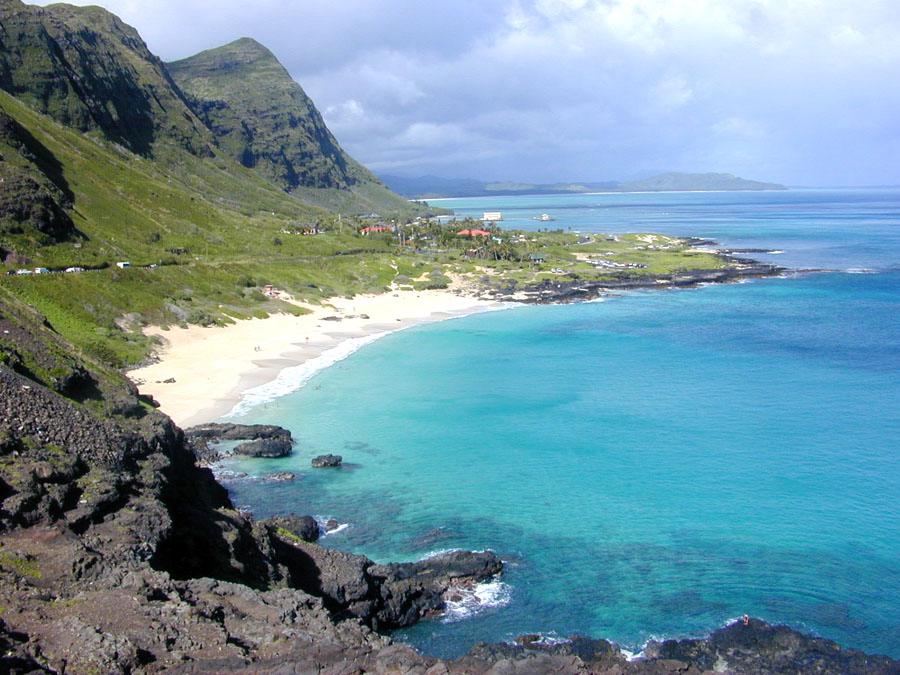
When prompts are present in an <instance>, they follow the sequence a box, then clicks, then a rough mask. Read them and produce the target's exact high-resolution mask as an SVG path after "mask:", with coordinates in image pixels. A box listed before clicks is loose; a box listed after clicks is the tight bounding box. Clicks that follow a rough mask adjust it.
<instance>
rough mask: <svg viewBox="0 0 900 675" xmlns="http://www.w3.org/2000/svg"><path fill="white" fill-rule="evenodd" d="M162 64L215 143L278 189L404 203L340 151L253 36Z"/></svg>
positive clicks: (336, 201) (319, 197)
mask: <svg viewBox="0 0 900 675" xmlns="http://www.w3.org/2000/svg"><path fill="white" fill-rule="evenodd" d="M168 68H169V72H171V74H172V76H173V77H174V79H175V81H176V82H177V83H178V85H179V87H181V89H182V91H184V92H185V93H186V95H187V96H188V97H189V100H190V102H191V105H192V107H193V108H194V110H195V111H196V112H197V114H198V115H199V116H200V117H201V118H202V119H203V121H204V122H205V123H206V125H207V126H208V127H209V128H210V129H211V130H212V131H213V133H214V134H215V136H216V139H217V142H218V145H219V147H221V148H222V149H223V150H224V151H225V152H227V153H228V155H229V156H230V157H232V158H233V159H235V160H236V161H238V162H240V163H241V164H242V165H243V166H245V167H247V168H250V169H253V170H254V171H255V172H257V173H258V174H259V175H261V176H263V177H264V178H266V179H267V180H270V181H272V182H274V183H276V184H277V185H279V186H281V187H282V188H283V189H284V190H286V191H289V192H293V193H295V194H297V195H298V196H300V197H302V198H303V199H306V200H308V201H313V202H316V203H320V204H323V205H326V206H330V207H333V208H337V209H340V208H341V207H342V206H346V205H347V203H349V202H348V200H347V199H346V195H347V193H348V192H349V193H351V194H353V195H354V196H355V197H356V199H357V200H359V201H361V202H363V203H365V204H366V205H368V206H371V207H373V208H374V209H376V210H377V209H379V208H388V209H393V210H396V209H397V208H408V205H406V204H404V203H401V201H399V200H398V199H397V197H396V196H395V195H393V194H392V193H391V192H390V191H389V190H387V189H386V188H385V187H384V186H383V185H382V184H381V182H380V181H379V180H378V179H377V178H376V177H375V176H374V175H373V174H372V173H371V172H370V171H368V170H367V169H366V168H365V167H363V166H362V165H360V164H359V163H358V162H356V161H355V160H353V158H351V157H350V156H349V155H348V154H347V153H346V152H344V151H343V150H342V149H341V147H340V145H338V142H337V140H336V139H335V138H334V136H333V135H332V134H331V132H330V131H329V130H328V128H327V127H326V126H325V122H324V120H323V119H322V116H321V114H320V113H319V111H318V110H317V109H316V107H315V105H314V104H313V102H312V101H311V100H310V98H309V97H308V96H307V95H306V93H305V92H304V91H303V89H302V88H301V87H300V85H299V84H297V83H296V82H295V81H294V80H293V79H291V76H290V74H289V73H288V72H287V70H285V68H284V66H282V65H281V63H279V62H278V60H277V59H276V58H275V56H274V55H273V54H272V52H270V51H269V50H268V49H266V48H265V47H263V46H262V45H261V44H259V43H258V42H256V41H255V40H252V39H249V38H243V39H240V40H237V41H235V42H232V43H231V44H228V45H225V46H223V47H219V48H217V49H211V50H208V51H205V52H202V53H200V54H197V55H196V56H192V57H190V58H187V59H184V60H182V61H177V62H175V63H170V64H168ZM248 85H249V86H248ZM311 190H327V191H328V192H326V193H316V192H312V191H311ZM341 193H343V194H344V198H343V199H342V194H341ZM342 202H344V203H343V204H342Z"/></svg>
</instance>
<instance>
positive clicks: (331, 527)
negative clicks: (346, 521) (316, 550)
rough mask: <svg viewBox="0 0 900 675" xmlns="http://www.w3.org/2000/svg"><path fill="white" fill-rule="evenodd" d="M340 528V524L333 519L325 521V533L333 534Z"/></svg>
mask: <svg viewBox="0 0 900 675" xmlns="http://www.w3.org/2000/svg"><path fill="white" fill-rule="evenodd" d="M340 526H341V524H340V523H339V522H338V521H336V520H335V519H334V518H329V519H328V520H326V521H325V531H326V532H334V531H335V530H336V529H338V528H339V527H340Z"/></svg>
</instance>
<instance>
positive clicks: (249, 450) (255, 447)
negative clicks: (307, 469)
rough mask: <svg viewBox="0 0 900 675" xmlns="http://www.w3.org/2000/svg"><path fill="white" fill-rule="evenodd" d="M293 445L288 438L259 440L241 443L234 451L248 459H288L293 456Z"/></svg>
mask: <svg viewBox="0 0 900 675" xmlns="http://www.w3.org/2000/svg"><path fill="white" fill-rule="evenodd" d="M291 446H292V443H291V441H290V439H287V438H258V439H256V440H255V441H249V442H247V443H241V444H240V445H239V446H237V447H236V448H235V449H234V452H235V454H238V455H246V456H247V457H266V458H273V457H287V456H288V455H290V454H291Z"/></svg>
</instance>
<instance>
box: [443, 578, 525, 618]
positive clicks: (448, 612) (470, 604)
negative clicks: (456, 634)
mask: <svg viewBox="0 0 900 675" xmlns="http://www.w3.org/2000/svg"><path fill="white" fill-rule="evenodd" d="M447 595H449V596H450V597H451V598H453V599H452V600H451V599H445V612H444V615H443V617H442V618H441V621H442V622H443V623H456V622H457V621H464V620H466V619H470V618H472V617H473V616H475V615H476V614H478V613H479V612H482V611H484V610H485V609H489V608H492V607H505V606H506V605H508V604H509V603H510V600H511V599H512V588H511V587H510V586H509V585H508V584H505V583H503V582H502V581H500V580H499V579H497V578H494V579H491V580H489V581H483V582H481V583H479V584H475V585H474V586H472V587H471V588H468V587H458V588H452V589H450V590H449V591H447Z"/></svg>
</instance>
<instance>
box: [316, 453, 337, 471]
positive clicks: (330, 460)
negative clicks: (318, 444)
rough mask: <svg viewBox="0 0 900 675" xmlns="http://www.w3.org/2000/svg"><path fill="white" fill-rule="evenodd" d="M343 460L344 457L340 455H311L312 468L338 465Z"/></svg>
mask: <svg viewBox="0 0 900 675" xmlns="http://www.w3.org/2000/svg"><path fill="white" fill-rule="evenodd" d="M343 461H344V458H343V457H341V456H340V455H319V456H318V457H313V460H312V466H313V468H314V469H325V468H329V467H338V466H340V465H341V463H343Z"/></svg>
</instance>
